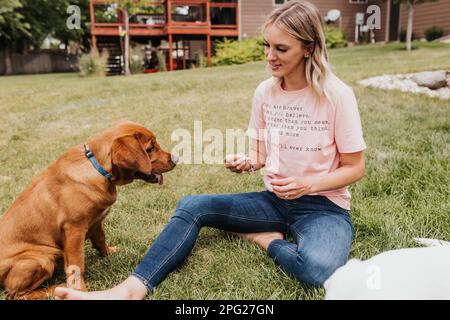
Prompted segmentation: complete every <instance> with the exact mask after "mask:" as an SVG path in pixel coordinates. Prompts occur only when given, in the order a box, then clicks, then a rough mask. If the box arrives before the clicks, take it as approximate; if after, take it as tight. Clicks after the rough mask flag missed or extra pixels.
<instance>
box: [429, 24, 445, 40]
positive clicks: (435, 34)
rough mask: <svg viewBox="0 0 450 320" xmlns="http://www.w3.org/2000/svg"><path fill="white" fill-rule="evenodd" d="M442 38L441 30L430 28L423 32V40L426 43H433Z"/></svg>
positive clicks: (442, 32)
mask: <svg viewBox="0 0 450 320" xmlns="http://www.w3.org/2000/svg"><path fill="white" fill-rule="evenodd" d="M442 36H444V30H443V29H442V28H439V27H436V26H432V27H431V28H428V29H426V30H425V38H426V39H427V41H433V40H436V39H439V38H441V37H442Z"/></svg>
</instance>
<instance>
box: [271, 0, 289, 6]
mask: <svg viewBox="0 0 450 320" xmlns="http://www.w3.org/2000/svg"><path fill="white" fill-rule="evenodd" d="M289 1H290V0H273V5H274V6H280V5H282V4H285V3H286V2H289Z"/></svg>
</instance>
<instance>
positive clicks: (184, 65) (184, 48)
mask: <svg viewBox="0 0 450 320" xmlns="http://www.w3.org/2000/svg"><path fill="white" fill-rule="evenodd" d="M181 45H182V46H183V70H186V47H185V45H184V38H183V39H182V40H181Z"/></svg>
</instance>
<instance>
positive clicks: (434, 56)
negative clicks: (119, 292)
mask: <svg viewBox="0 0 450 320" xmlns="http://www.w3.org/2000/svg"><path fill="white" fill-rule="evenodd" d="M402 46H403V45H400V44H390V45H378V44H377V45H368V46H359V47H353V48H344V49H336V50H333V51H331V62H332V64H333V67H334V69H335V72H336V73H337V75H338V76H339V77H340V78H341V79H343V80H344V81H345V82H346V83H348V84H349V85H351V86H352V87H353V88H354V91H355V93H356V96H357V98H358V102H359V110H360V113H361V118H362V122H363V128H364V135H365V139H366V143H367V145H368V149H367V152H366V176H365V177H364V178H363V180H361V181H359V182H358V183H357V184H355V185H353V186H352V187H351V190H352V194H353V202H352V214H351V215H352V218H353V222H354V241H353V245H352V250H351V253H350V256H351V257H356V258H360V259H366V258H368V257H370V256H373V255H375V254H377V253H379V252H382V251H385V250H390V249H395V248H400V247H411V246H415V244H414V242H413V237H429V238H439V239H444V240H447V241H449V240H450V143H449V142H450V100H447V101H445V100H438V99H434V98H428V97H426V96H422V95H413V94H407V93H402V92H397V91H381V90H377V89H370V88H363V87H361V86H359V85H358V84H357V81H358V80H360V79H363V78H367V77H369V76H376V75H381V74H384V73H387V74H394V73H409V72H414V71H425V70H439V69H446V70H450V45H438V44H419V43H416V44H415V46H416V47H417V49H416V50H413V51H412V52H410V53H409V52H406V51H405V50H401V47H402ZM267 77H268V73H267V72H266V71H265V64H264V63H263V62H260V63H250V64H246V65H239V66H229V67H217V68H211V69H195V70H188V71H180V72H172V73H159V74H150V75H137V76H130V77H108V78H80V77H78V76H77V75H76V74H51V75H31V76H13V77H0V124H1V125H0V215H2V214H3V212H5V211H6V209H7V208H8V207H9V206H10V205H11V203H12V202H13V201H14V199H15V198H16V197H17V196H18V195H19V193H20V192H21V191H22V190H23V189H24V187H25V186H26V185H27V184H28V183H29V181H30V180H31V179H32V178H33V176H35V175H36V174H37V173H38V172H40V171H41V170H43V169H44V168H45V167H47V166H48V165H49V164H50V163H51V162H52V161H53V160H54V159H56V158H57V157H58V156H59V155H60V154H61V153H62V152H63V151H64V150H66V149H67V148H69V147H71V146H73V145H75V144H78V143H82V142H83V141H84V140H85V139H86V138H87V137H89V136H91V135H94V134H96V133H98V132H100V131H102V130H103V129H105V128H107V127H109V126H110V125H111V124H113V123H114V122H116V121H118V120H122V119H127V120H132V121H137V122H140V123H142V124H144V125H145V126H147V127H148V128H150V129H151V130H152V131H154V132H155V133H156V135H157V137H158V139H159V142H160V144H161V145H162V146H163V147H165V148H166V149H167V150H171V148H173V147H174V145H175V144H176V143H177V142H175V141H171V133H172V132H173V131H174V130H175V129H178V128H184V129H187V130H189V131H191V132H192V131H193V126H194V121H197V120H198V121H200V120H201V121H202V123H203V131H205V130H206V129H209V128H217V129H220V130H221V131H222V132H223V133H225V130H226V129H227V128H232V129H238V128H240V129H244V130H245V129H246V128H247V124H248V120H249V116H250V109H251V100H252V95H253V91H254V89H255V88H256V86H257V85H258V83H259V82H260V81H262V80H263V79H265V78H267ZM260 190H263V183H262V179H261V176H260V175H259V174H255V175H247V174H245V175H237V174H232V173H230V172H228V171H227V170H225V169H224V167H223V166H221V165H207V164H201V165H180V166H178V167H177V168H175V170H174V171H172V172H170V173H167V174H166V175H165V184H164V185H163V186H158V185H149V184H145V183H143V182H140V181H138V182H135V183H133V184H130V185H127V186H124V187H121V188H120V189H119V197H118V201H117V202H116V204H115V205H114V207H113V209H112V211H111V214H110V216H109V217H108V218H107V219H106V223H105V231H106V235H107V240H108V241H109V243H110V244H112V245H115V246H118V247H120V252H118V253H116V254H114V255H111V256H109V257H107V258H103V259H102V258H100V257H98V255H97V254H96V252H95V251H94V250H93V249H92V248H91V245H90V243H87V244H86V248H87V252H86V255H87V259H86V269H87V271H86V280H87V285H88V287H89V289H90V290H98V289H105V288H108V287H111V286H112V285H115V284H117V283H119V282H120V281H122V280H124V279H125V278H127V277H128V275H129V274H130V273H131V272H132V271H133V269H134V267H135V266H136V264H137V263H138V262H139V261H140V259H141V258H142V257H143V256H144V254H145V253H146V251H147V249H148V247H149V246H150V245H151V243H152V242H153V241H154V239H155V238H156V237H157V235H158V234H159V232H160V231H161V230H162V228H163V227H164V225H165V224H166V223H167V221H168V220H169V218H170V217H171V215H172V213H173V212H174V209H175V207H176V204H177V202H178V201H179V200H180V199H181V198H182V197H183V196H185V195H190V194H201V193H236V192H250V191H260ZM0 236H1V235H0ZM63 281H64V277H63V271H62V268H61V267H59V268H58V269H57V272H56V276H55V277H54V278H53V279H52V280H50V281H49V282H48V283H47V285H49V284H54V283H60V282H63ZM323 294H324V291H323V289H317V288H311V287H307V286H303V285H300V284H298V283H297V281H296V280H294V279H293V278H290V277H289V276H288V275H286V274H284V273H283V272H282V271H281V270H280V269H279V268H278V267H277V266H276V265H275V263H274V262H273V261H272V260H271V259H270V258H269V257H268V256H267V255H266V254H265V253H264V252H263V251H262V250H260V249H259V248H258V247H256V246H255V245H253V244H252V243H249V242H246V241H243V240H240V239H237V238H236V237H234V236H231V235H230V234H228V233H226V232H223V231H217V230H214V229H209V228H204V229H203V230H202V232H201V234H200V237H199V239H198V241H197V244H196V246H195V248H194V251H193V252H192V254H191V255H190V256H189V258H188V259H187V261H186V262H185V263H184V264H183V265H182V266H180V268H179V269H177V270H176V271H175V272H173V273H172V274H171V275H170V276H169V277H168V278H167V279H166V280H165V281H164V282H163V283H162V284H160V285H159V286H158V287H157V288H156V290H155V291H154V294H153V295H151V296H149V299H321V298H322V297H323ZM5 297H6V294H5V292H4V291H0V298H2V299H3V298H5Z"/></svg>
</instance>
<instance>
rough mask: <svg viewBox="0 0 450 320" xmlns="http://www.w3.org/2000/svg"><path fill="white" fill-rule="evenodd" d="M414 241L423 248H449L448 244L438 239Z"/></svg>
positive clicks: (418, 239)
mask: <svg viewBox="0 0 450 320" xmlns="http://www.w3.org/2000/svg"><path fill="white" fill-rule="evenodd" d="M414 240H415V241H416V242H417V243H418V244H421V245H423V246H425V247H440V246H450V242H448V241H444V240H438V239H429V238H414Z"/></svg>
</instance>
